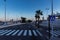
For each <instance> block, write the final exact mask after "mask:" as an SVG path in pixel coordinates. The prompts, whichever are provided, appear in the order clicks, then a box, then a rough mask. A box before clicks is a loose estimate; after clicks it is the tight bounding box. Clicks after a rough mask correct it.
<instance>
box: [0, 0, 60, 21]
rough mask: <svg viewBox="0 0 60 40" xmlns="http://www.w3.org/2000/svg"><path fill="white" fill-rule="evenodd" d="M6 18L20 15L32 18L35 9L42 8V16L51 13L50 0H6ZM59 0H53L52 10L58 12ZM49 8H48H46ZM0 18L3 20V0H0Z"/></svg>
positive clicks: (59, 8) (14, 17)
mask: <svg viewBox="0 0 60 40" xmlns="http://www.w3.org/2000/svg"><path fill="white" fill-rule="evenodd" d="M6 4H7V6H6V9H7V13H6V14H7V20H8V19H12V18H13V19H17V18H19V17H21V16H23V17H26V18H28V19H29V18H32V19H34V14H35V11H36V10H42V11H43V16H44V17H45V19H46V17H47V15H48V14H51V0H7V1H6ZM59 4H60V0H54V5H53V6H54V12H57V11H58V12H60V5H59ZM46 8H49V10H46ZM0 20H4V1H3V0H0Z"/></svg>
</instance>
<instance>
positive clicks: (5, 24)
mask: <svg viewBox="0 0 60 40" xmlns="http://www.w3.org/2000/svg"><path fill="white" fill-rule="evenodd" d="M4 3H5V7H4V8H5V25H6V0H4Z"/></svg>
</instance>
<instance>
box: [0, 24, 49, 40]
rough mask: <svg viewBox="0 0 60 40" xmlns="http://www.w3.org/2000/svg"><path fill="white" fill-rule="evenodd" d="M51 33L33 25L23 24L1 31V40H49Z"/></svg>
mask: <svg viewBox="0 0 60 40" xmlns="http://www.w3.org/2000/svg"><path fill="white" fill-rule="evenodd" d="M48 35H49V33H48V32H47V31H46V30H45V29H44V28H40V29H38V28H35V26H33V25H31V24H21V25H16V26H11V27H6V28H2V29H0V40H48V37H49V36H48Z"/></svg>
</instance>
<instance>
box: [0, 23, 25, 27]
mask: <svg viewBox="0 0 60 40" xmlns="http://www.w3.org/2000/svg"><path fill="white" fill-rule="evenodd" d="M21 24H25V23H15V24H7V25H1V26H0V28H4V27H9V26H15V25H21Z"/></svg>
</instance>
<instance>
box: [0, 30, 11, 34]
mask: <svg viewBox="0 0 60 40" xmlns="http://www.w3.org/2000/svg"><path fill="white" fill-rule="evenodd" d="M10 31H11V30H7V31H6V32H5V33H2V34H0V35H4V34H6V33H8V32H10Z"/></svg>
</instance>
